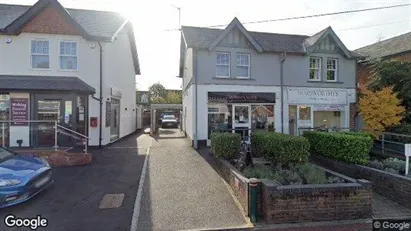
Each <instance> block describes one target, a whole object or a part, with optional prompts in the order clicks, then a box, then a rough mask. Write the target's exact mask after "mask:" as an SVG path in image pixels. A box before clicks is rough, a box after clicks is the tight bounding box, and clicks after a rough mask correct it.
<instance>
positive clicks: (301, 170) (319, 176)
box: [295, 164, 328, 184]
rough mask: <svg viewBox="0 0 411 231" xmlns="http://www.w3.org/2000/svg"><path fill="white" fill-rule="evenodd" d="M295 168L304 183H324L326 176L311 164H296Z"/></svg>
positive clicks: (326, 181) (326, 180)
mask: <svg viewBox="0 0 411 231" xmlns="http://www.w3.org/2000/svg"><path fill="white" fill-rule="evenodd" d="M295 170H296V171H297V172H298V174H299V175H300V176H301V177H302V178H303V181H304V184H326V183H328V179H327V176H326V175H325V172H324V171H323V170H322V169H319V168H317V167H316V166H315V165H312V164H303V165H297V166H296V167H295Z"/></svg>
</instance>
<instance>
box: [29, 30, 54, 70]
mask: <svg viewBox="0 0 411 231" xmlns="http://www.w3.org/2000/svg"><path fill="white" fill-rule="evenodd" d="M33 42H48V43H49V52H48V54H40V53H33V52H32V50H31V46H32V43H33ZM50 47H51V46H50V40H48V39H42V38H35V39H31V40H30V43H29V48H30V69H34V70H50V68H51V55H50ZM33 55H36V56H48V57H49V67H48V68H37V67H33Z"/></svg>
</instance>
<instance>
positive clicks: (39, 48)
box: [31, 40, 50, 69]
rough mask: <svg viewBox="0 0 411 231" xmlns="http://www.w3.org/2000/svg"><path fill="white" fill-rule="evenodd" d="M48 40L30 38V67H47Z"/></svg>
mask: <svg viewBox="0 0 411 231" xmlns="http://www.w3.org/2000/svg"><path fill="white" fill-rule="evenodd" d="M49 45H50V44H49V41H43V40H32V41H31V68H36V69H49V68H50V55H49Z"/></svg>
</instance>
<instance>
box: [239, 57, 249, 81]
mask: <svg viewBox="0 0 411 231" xmlns="http://www.w3.org/2000/svg"><path fill="white" fill-rule="evenodd" d="M236 71H237V73H236V74H237V77H238V78H250V55H249V54H237V67H236Z"/></svg>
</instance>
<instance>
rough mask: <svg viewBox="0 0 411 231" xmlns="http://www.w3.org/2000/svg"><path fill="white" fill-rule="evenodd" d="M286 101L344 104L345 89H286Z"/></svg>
mask: <svg viewBox="0 0 411 231" xmlns="http://www.w3.org/2000/svg"><path fill="white" fill-rule="evenodd" d="M288 103H299V104H346V103H347V92H346V91H345V90H329V89H298V88H290V89H288Z"/></svg>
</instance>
